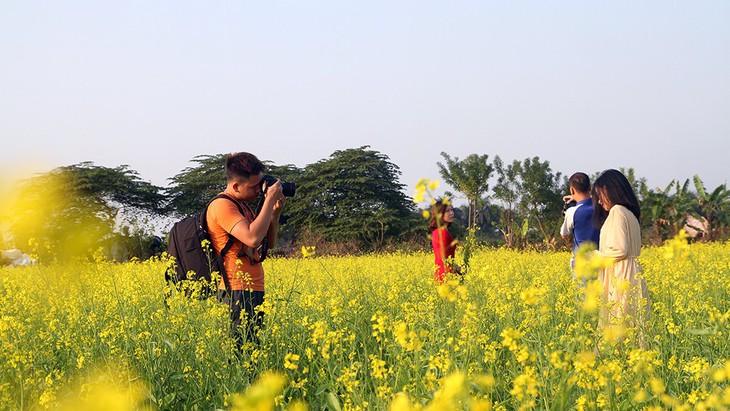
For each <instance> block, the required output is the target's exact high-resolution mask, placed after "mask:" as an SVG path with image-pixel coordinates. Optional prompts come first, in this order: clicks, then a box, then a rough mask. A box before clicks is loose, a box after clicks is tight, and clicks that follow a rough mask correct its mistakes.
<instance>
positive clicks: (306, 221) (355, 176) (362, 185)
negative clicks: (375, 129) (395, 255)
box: [287, 146, 414, 250]
mask: <svg viewBox="0 0 730 411" xmlns="http://www.w3.org/2000/svg"><path fill="white" fill-rule="evenodd" d="M399 176H400V169H399V168H398V166H397V165H395V164H393V163H392V162H390V160H389V158H388V156H386V155H384V154H382V153H379V152H377V151H374V150H371V149H370V148H369V146H362V147H360V148H352V149H347V150H340V151H335V152H334V153H333V154H332V155H331V156H330V157H329V158H328V159H324V160H321V161H319V162H317V163H314V164H310V165H308V166H306V167H305V168H304V173H303V174H302V176H301V182H300V184H299V185H298V187H297V196H296V197H297V198H296V201H295V202H292V204H291V205H292V208H291V209H290V213H291V214H292V216H291V218H290V221H291V222H292V223H293V224H294V226H295V227H297V228H298V229H299V230H300V231H302V230H306V231H309V232H312V233H317V234H319V235H321V236H322V237H323V238H324V239H325V240H327V241H333V242H354V243H356V244H359V245H360V246H362V247H366V248H369V249H373V250H378V249H380V248H381V247H382V246H383V245H384V244H385V243H386V242H387V241H388V240H392V239H398V238H400V237H401V236H402V235H404V234H405V233H407V232H409V230H412V229H413V227H414V224H413V221H414V220H413V215H414V212H413V211H414V206H413V203H412V202H411V201H409V199H408V198H407V197H406V196H405V194H403V191H402V190H403V184H401V183H400V182H399V181H398V178H399ZM287 207H288V206H287Z"/></svg>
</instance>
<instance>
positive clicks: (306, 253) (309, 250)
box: [302, 245, 316, 258]
mask: <svg viewBox="0 0 730 411" xmlns="http://www.w3.org/2000/svg"><path fill="white" fill-rule="evenodd" d="M315 251H316V246H313V245H310V246H302V257H304V258H309V257H314V254H315Z"/></svg>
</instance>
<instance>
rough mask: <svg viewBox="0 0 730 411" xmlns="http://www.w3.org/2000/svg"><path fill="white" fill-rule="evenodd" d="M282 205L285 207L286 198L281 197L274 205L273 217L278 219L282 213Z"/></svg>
mask: <svg viewBox="0 0 730 411" xmlns="http://www.w3.org/2000/svg"><path fill="white" fill-rule="evenodd" d="M284 205H286V197H281V198H280V199H278V200H276V203H274V216H276V217H279V216H280V215H281V212H282V211H284Z"/></svg>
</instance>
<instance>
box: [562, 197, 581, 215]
mask: <svg viewBox="0 0 730 411" xmlns="http://www.w3.org/2000/svg"><path fill="white" fill-rule="evenodd" d="M576 205H578V202H577V201H575V200H573V201H568V202H567V203H563V215H565V212H566V211H568V209H569V208H570V207H575V206H576Z"/></svg>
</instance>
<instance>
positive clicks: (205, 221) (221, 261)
mask: <svg viewBox="0 0 730 411" xmlns="http://www.w3.org/2000/svg"><path fill="white" fill-rule="evenodd" d="M219 198H225V199H227V200H228V201H231V202H232V203H234V204H235V205H236V208H238V212H240V213H241V215H243V216H244V218H245V216H246V215H245V214H244V213H243V206H242V204H241V203H240V202H238V201H236V200H234V199H232V198H231V197H229V196H227V195H225V194H218V195H217V196H215V197H213V199H212V200H210V201H209V202H208V205H206V206H205V211H203V212H204V218H203V219H202V224H203V228H204V229H205V231H206V232H208V207H210V205H211V203H213V201H215V200H217V199H219ZM235 240H236V238H235V237H233V236H232V235H231V234H230V233H228V241H226V245H225V246H223V249H222V250H221V252H220V254H218V255H217V256H216V259H217V260H218V266H219V267H220V269H221V277H223V284H224V285H225V287H226V291H228V292H230V291H231V283H230V281H229V280H228V274H227V273H226V266H225V264H224V260H225V256H226V254H228V251H230V249H231V247H233V244H234V242H235ZM214 250H215V249H214Z"/></svg>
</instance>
